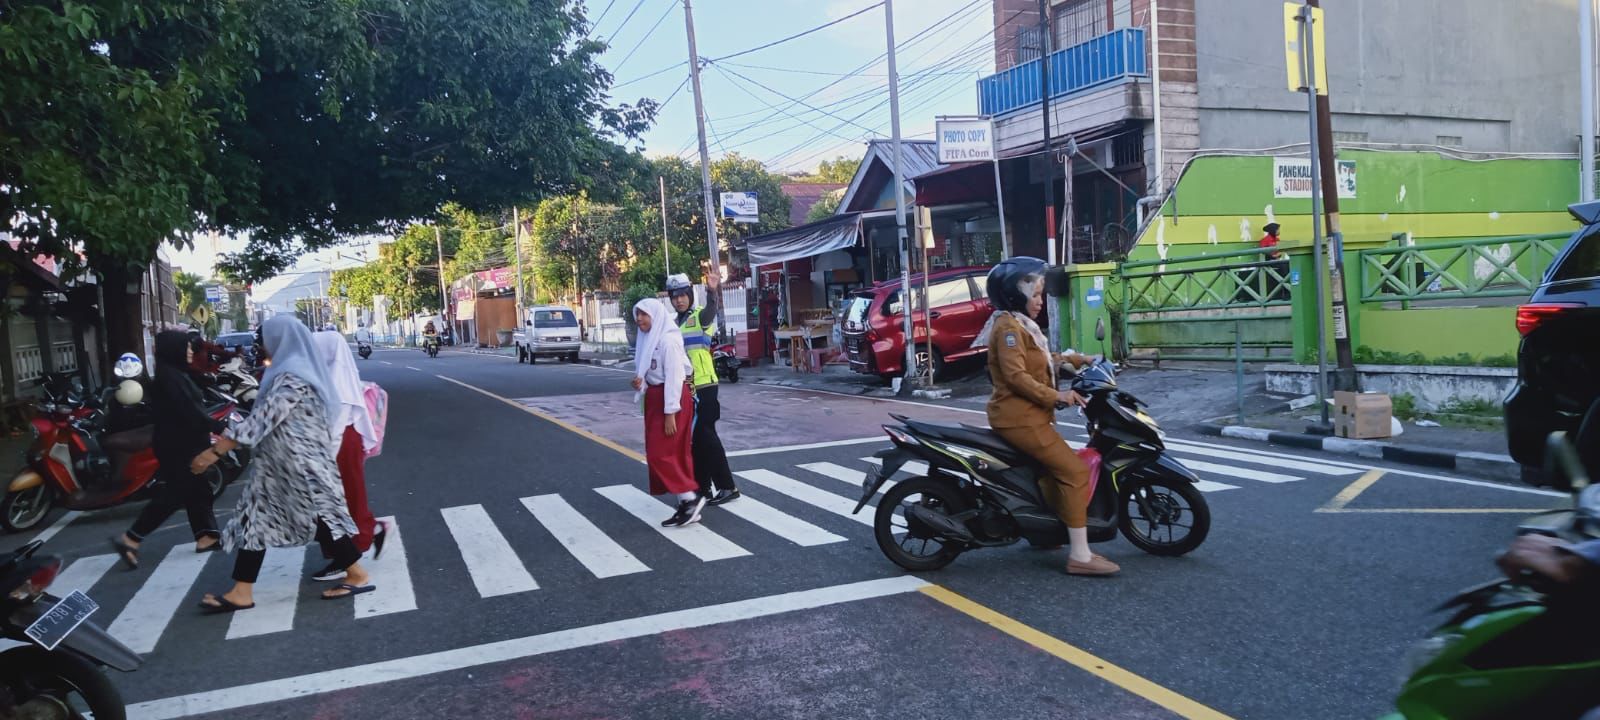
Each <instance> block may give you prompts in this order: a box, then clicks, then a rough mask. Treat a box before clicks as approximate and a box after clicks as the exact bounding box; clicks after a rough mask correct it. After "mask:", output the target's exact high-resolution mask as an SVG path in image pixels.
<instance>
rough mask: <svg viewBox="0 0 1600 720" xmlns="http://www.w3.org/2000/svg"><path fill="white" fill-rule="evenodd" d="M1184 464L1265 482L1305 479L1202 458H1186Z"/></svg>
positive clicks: (1193, 467) (1197, 469)
mask: <svg viewBox="0 0 1600 720" xmlns="http://www.w3.org/2000/svg"><path fill="white" fill-rule="evenodd" d="M1183 464H1184V465H1185V466H1186V467H1188V468H1189V469H1190V470H1194V471H1197V472H1209V473H1220V474H1222V475H1228V476H1231V477H1236V478H1241V479H1244V480H1256V481H1259V482H1264V483H1286V482H1294V481H1296V480H1304V479H1305V478H1302V477H1297V476H1294V475H1283V474H1281V473H1275V472H1267V471H1265V470H1250V469H1248V468H1241V467H1233V466H1232V465H1218V464H1216V463H1209V462H1203V461H1200V460H1184V461H1183Z"/></svg>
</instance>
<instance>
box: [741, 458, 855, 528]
mask: <svg viewBox="0 0 1600 720" xmlns="http://www.w3.org/2000/svg"><path fill="white" fill-rule="evenodd" d="M734 474H735V475H738V476H739V477H742V478H744V479H746V480H749V481H750V482H753V483H755V484H757V485H760V486H762V487H766V488H769V489H772V490H775V491H777V492H780V493H783V494H784V495H788V496H789V497H792V498H794V499H796V500H799V501H800V502H803V503H807V504H809V505H815V506H816V507H819V508H822V509H823V510H827V511H828V512H831V513H833V514H835V515H838V516H840V517H846V518H850V519H851V520H854V521H856V522H858V523H861V524H862V525H866V526H867V527H872V513H870V512H863V513H861V514H860V515H852V514H850V511H851V510H854V509H856V501H854V500H851V499H849V498H844V497H840V496H838V495H835V494H833V493H831V492H828V491H826V490H819V489H817V488H814V487H812V486H810V485H807V484H805V483H803V482H800V481H799V480H795V479H793V478H788V477H784V476H782V475H779V474H777V473H775V472H772V471H771V470H741V471H739V472H736V473H734Z"/></svg>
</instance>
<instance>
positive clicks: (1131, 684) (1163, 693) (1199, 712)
mask: <svg viewBox="0 0 1600 720" xmlns="http://www.w3.org/2000/svg"><path fill="white" fill-rule="evenodd" d="M920 592H921V593H923V594H924V595H927V596H928V597H931V598H933V599H935V600H938V601H939V602H941V603H944V604H945V605H948V606H950V607H951V608H954V609H955V610H958V611H960V612H962V613H963V614H965V615H967V616H969V617H972V618H973V619H975V620H978V621H979V622H982V623H984V624H985V625H988V626H990V627H992V628H994V629H996V630H999V631H1000V632H1003V633H1005V634H1007V635H1010V636H1011V637H1014V638H1016V639H1018V640H1021V641H1023V642H1025V643H1027V644H1029V645H1032V646H1034V647H1036V648H1038V649H1040V650H1043V651H1045V652H1047V653H1050V654H1051V655H1054V656H1056V657H1057V658H1060V659H1062V660H1065V661H1067V662H1069V663H1071V664H1073V665H1075V666H1077V667H1078V668H1079V669H1081V670H1084V671H1086V672H1088V673H1089V674H1091V675H1094V676H1095V677H1098V678H1100V679H1101V680H1105V681H1107V682H1109V683H1111V684H1113V685H1116V686H1117V687H1120V688H1122V689H1123V690H1127V691H1128V692H1131V693H1133V694H1135V695H1138V696H1139V697H1142V698H1144V699H1146V700H1149V701H1150V702H1153V703H1155V704H1157V705H1160V706H1161V707H1164V708H1166V709H1168V710H1171V711H1172V712H1174V713H1177V714H1178V715H1179V716H1181V717H1185V718H1191V719H1198V720H1230V718H1229V717H1228V716H1227V715H1224V714H1222V713H1220V712H1217V711H1216V710H1213V709H1211V708H1209V707H1206V706H1205V705H1202V704H1200V703H1199V702H1197V701H1195V700H1191V699H1189V698H1187V697H1184V696H1182V695H1179V694H1178V693H1175V692H1173V691H1171V690H1168V689H1167V688H1165V687H1162V686H1160V685H1157V684H1155V683H1154V682H1151V681H1149V680H1146V679H1145V678H1143V677H1140V676H1139V675H1135V674H1133V673H1132V672H1129V671H1127V670H1124V669H1123V668H1120V667H1117V666H1116V665H1112V664H1111V663H1109V662H1106V661H1105V660H1102V659H1101V658H1099V657H1098V656H1096V655H1094V654H1092V653H1089V652H1088V651H1086V650H1082V649H1080V648H1077V647H1074V646H1072V645H1069V644H1067V643H1066V642H1065V641H1062V640H1060V639H1058V638H1055V637H1052V636H1050V635H1047V634H1045V633H1044V632H1041V631H1039V630H1035V629H1033V628H1031V627H1029V626H1027V625H1024V624H1022V623H1021V622H1018V621H1016V620H1013V619H1011V618H1009V617H1006V616H1005V615H1001V614H1000V613H998V612H996V611H994V610H991V609H989V608H987V607H984V606H983V605H979V604H978V603H976V602H973V601H971V600H968V599H967V598H965V597H963V596H961V595H958V594H956V593H955V592H952V591H950V590H948V589H946V588H942V587H939V586H938V585H928V586H926V587H923V588H921V590H920Z"/></svg>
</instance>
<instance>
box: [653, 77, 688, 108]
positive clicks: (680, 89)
mask: <svg viewBox="0 0 1600 720" xmlns="http://www.w3.org/2000/svg"><path fill="white" fill-rule="evenodd" d="M688 84H689V78H688V76H684V78H683V82H681V83H678V89H677V90H673V91H672V94H671V95H668V96H667V99H665V100H662V101H661V104H660V105H657V106H656V112H661V111H662V110H664V109H666V107H667V105H668V104H669V103H671V102H672V99H673V98H675V97H677V96H678V93H680V92H683V87H684V86H685V85H688Z"/></svg>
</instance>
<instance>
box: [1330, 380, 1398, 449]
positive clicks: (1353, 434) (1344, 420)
mask: <svg viewBox="0 0 1600 720" xmlns="http://www.w3.org/2000/svg"><path fill="white" fill-rule="evenodd" d="M1333 411H1334V412H1333V434H1334V435H1336V436H1338V437H1342V438H1353V439H1360V440H1366V439H1371V438H1386V437H1389V427H1390V419H1391V417H1393V415H1394V404H1393V403H1392V402H1390V400H1389V396H1388V395H1385V394H1383V393H1353V392H1345V391H1338V392H1335V393H1334V394H1333Z"/></svg>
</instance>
